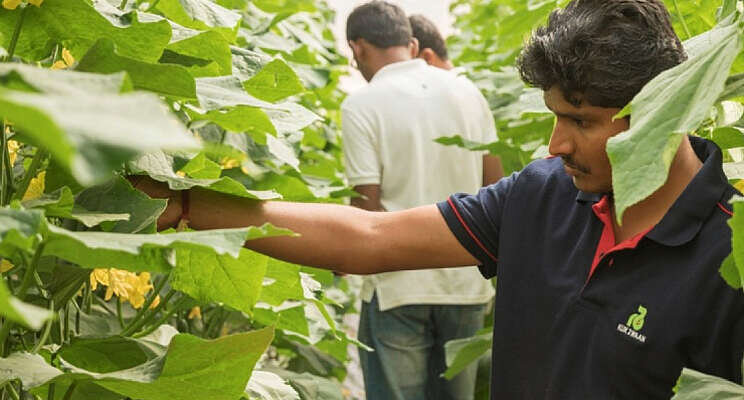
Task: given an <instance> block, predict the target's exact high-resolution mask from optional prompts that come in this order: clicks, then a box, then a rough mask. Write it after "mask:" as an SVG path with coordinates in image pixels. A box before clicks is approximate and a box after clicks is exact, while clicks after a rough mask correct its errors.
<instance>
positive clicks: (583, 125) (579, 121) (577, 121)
mask: <svg viewBox="0 0 744 400" xmlns="http://www.w3.org/2000/svg"><path fill="white" fill-rule="evenodd" d="M571 119H572V120H573V122H574V124H576V126H578V127H579V128H586V121H584V120H582V119H577V118H571Z"/></svg>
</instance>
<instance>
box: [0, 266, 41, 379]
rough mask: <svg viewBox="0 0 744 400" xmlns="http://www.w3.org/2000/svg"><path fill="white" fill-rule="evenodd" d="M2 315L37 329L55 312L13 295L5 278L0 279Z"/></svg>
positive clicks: (0, 371)
mask: <svg viewBox="0 0 744 400" xmlns="http://www.w3.org/2000/svg"><path fill="white" fill-rule="evenodd" d="M0 315H2V316H3V317H5V318H7V319H8V320H10V321H15V322H17V323H19V324H21V325H23V326H26V327H29V328H30V329H32V330H35V331H38V330H39V329H41V327H42V326H44V322H46V321H48V320H50V319H52V318H54V313H53V312H51V311H49V310H47V309H44V308H41V307H37V306H35V305H33V304H28V303H24V302H22V301H20V300H18V299H17V298H15V297H13V296H11V294H10V291H8V287H7V286H5V281H4V280H2V281H0ZM6 323H7V322H6ZM2 382H3V381H2V363H0V383H2Z"/></svg>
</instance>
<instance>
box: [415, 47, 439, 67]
mask: <svg viewBox="0 0 744 400" xmlns="http://www.w3.org/2000/svg"><path fill="white" fill-rule="evenodd" d="M419 57H421V58H423V59H424V61H426V63H427V64H429V65H434V66H436V65H437V62H438V61H439V56H437V53H435V52H434V50H432V49H430V48H428V47H427V48H425V49H422V50H421V51H420V52H419Z"/></svg>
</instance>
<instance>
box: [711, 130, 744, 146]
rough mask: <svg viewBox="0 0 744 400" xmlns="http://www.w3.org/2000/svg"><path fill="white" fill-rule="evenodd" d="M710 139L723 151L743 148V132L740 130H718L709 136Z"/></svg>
mask: <svg viewBox="0 0 744 400" xmlns="http://www.w3.org/2000/svg"><path fill="white" fill-rule="evenodd" d="M711 139H713V141H714V142H716V144H717V145H718V147H720V148H721V149H724V150H725V149H733V148H735V147H744V131H742V129H741V128H733V127H724V128H718V129H716V130H714V131H713V133H712V134H711Z"/></svg>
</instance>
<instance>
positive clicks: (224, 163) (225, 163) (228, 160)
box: [220, 157, 241, 169]
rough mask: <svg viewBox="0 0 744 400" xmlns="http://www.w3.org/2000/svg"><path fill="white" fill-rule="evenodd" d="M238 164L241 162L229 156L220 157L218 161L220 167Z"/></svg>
mask: <svg viewBox="0 0 744 400" xmlns="http://www.w3.org/2000/svg"><path fill="white" fill-rule="evenodd" d="M240 164H241V163H240V161H239V160H236V159H234V158H230V157H225V158H223V159H222V161H220V167H222V169H232V168H237V167H239V166H240Z"/></svg>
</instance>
